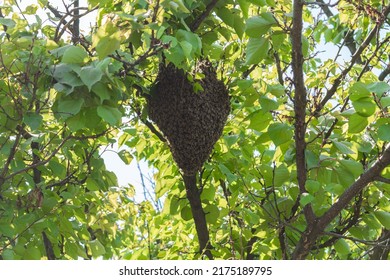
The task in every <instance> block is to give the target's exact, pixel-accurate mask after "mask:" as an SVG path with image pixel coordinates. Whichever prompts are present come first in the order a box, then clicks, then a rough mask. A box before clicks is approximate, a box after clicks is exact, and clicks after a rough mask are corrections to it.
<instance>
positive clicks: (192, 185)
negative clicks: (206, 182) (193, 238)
mask: <svg viewBox="0 0 390 280" xmlns="http://www.w3.org/2000/svg"><path fill="white" fill-rule="evenodd" d="M183 179H184V184H185V186H186V192H187V199H188V201H189V202H190V206H191V212H192V217H193V219H194V222H195V228H196V232H197V234H198V240H199V253H200V254H201V255H202V254H204V255H206V256H207V257H208V258H209V259H210V260H212V259H213V255H212V253H211V251H210V249H212V247H211V245H210V239H209V230H208V228H207V222H206V215H205V213H204V211H203V207H202V201H201V199H200V192H199V189H198V187H197V183H196V175H190V176H187V175H183Z"/></svg>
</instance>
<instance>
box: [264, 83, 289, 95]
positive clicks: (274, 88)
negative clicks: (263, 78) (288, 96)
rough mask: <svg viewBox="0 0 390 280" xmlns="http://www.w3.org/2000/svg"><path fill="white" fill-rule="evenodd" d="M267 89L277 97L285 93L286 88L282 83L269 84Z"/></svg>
mask: <svg viewBox="0 0 390 280" xmlns="http://www.w3.org/2000/svg"><path fill="white" fill-rule="evenodd" d="M267 91H268V92H269V93H271V94H272V95H273V96H275V97H281V96H282V95H283V94H284V93H285V88H284V86H282V85H281V84H276V85H267Z"/></svg>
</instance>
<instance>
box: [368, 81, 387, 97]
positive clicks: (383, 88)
mask: <svg viewBox="0 0 390 280" xmlns="http://www.w3.org/2000/svg"><path fill="white" fill-rule="evenodd" d="M367 89H368V90H369V91H371V92H373V93H375V94H376V95H378V96H379V97H381V96H382V95H383V94H384V93H385V92H387V91H390V85H389V84H388V83H386V82H375V83H372V84H369V85H368V86H367Z"/></svg>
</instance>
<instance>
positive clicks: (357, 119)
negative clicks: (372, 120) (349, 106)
mask: <svg viewBox="0 0 390 280" xmlns="http://www.w3.org/2000/svg"><path fill="white" fill-rule="evenodd" d="M367 125H368V120H367V118H365V117H362V116H360V115H359V114H353V115H351V116H350V117H349V119H348V132H349V133H359V132H362V131H363V130H364V129H365V128H366V127H367Z"/></svg>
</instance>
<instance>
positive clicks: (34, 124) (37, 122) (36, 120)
mask: <svg viewBox="0 0 390 280" xmlns="http://www.w3.org/2000/svg"><path fill="white" fill-rule="evenodd" d="M42 120H43V117H42V116H41V115H40V114H37V113H32V112H27V113H26V114H25V115H24V116H23V121H24V123H25V124H27V125H28V126H29V127H30V128H31V130H32V131H34V130H37V129H38V128H39V127H40V126H41V123H42Z"/></svg>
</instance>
